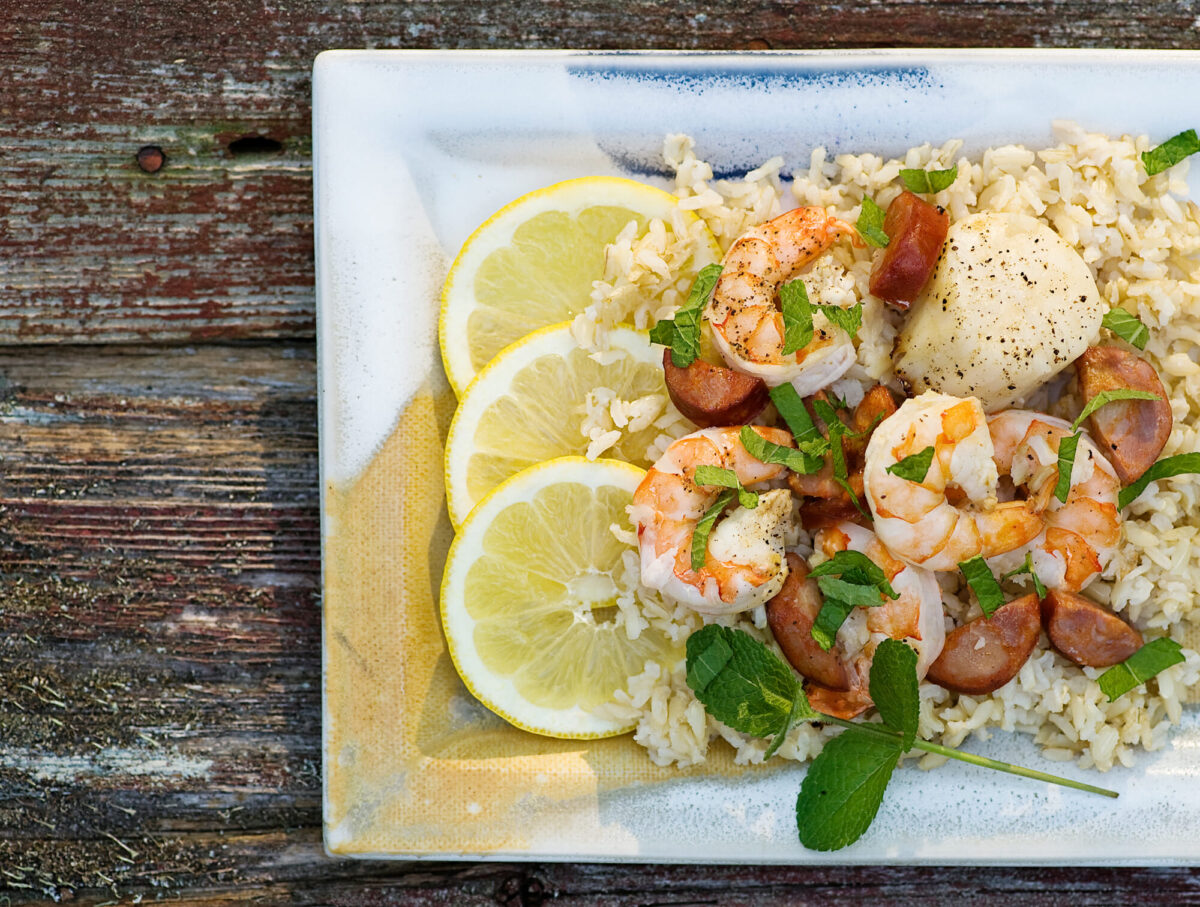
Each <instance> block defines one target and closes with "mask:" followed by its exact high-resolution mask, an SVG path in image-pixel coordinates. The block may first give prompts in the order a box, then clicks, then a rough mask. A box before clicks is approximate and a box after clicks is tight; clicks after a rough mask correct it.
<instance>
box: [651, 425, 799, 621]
mask: <svg viewBox="0 0 1200 907" xmlns="http://www.w3.org/2000/svg"><path fill="white" fill-rule="evenodd" d="M752 427H753V429H754V430H755V431H756V432H758V433H759V434H760V435H762V437H764V438H766V439H767V440H768V441H772V442H774V443H775V444H780V445H783V446H786V447H792V446H794V442H793V440H792V436H791V435H790V434H788V433H787V432H785V431H783V430H781V429H777V428H765V427H762V426H758V425H755V426H752ZM740 431H741V429H740V427H737V428H706V429H703V430H701V431H698V432H694V433H693V434H690V435H686V436H685V437H683V438H680V439H679V440H678V441H676V442H675V443H673V444H672V445H671V446H670V447H668V448H667V450H666V452H665V453H664V454H663V455H662V457H660V458H659V460H658V462H656V463H655V464H654V465H653V466H652V467H650V470H649V472H647V473H646V476H645V478H644V479H642V482H641V484H640V485H638V487H637V490H636V491H635V492H634V494H633V504H632V506H631V507H630V509H629V514H630V516H631V517H632V519H633V522H634V524H635V525H636V526H637V532H638V546H639V549H640V551H641V567H642V583H643V585H646V586H649V587H650V588H653V589H657V590H659V591H660V592H662V593H663V594H664V595H667V596H669V597H670V598H672V599H674V600H676V601H678V602H682V603H683V604H685V605H687V606H689V607H691V608H693V609H695V610H696V611H700V612H701V613H704V614H712V615H721V614H736V613H738V612H740V611H748V610H750V609H751V608H756V607H758V606H759V605H761V604H762V603H763V602H765V601H766V600H767V599H769V598H771V597H772V596H773V595H775V593H777V592H778V591H779V589H780V587H781V586H782V585H783V582H784V580H785V579H786V578H787V570H788V568H787V562H786V560H785V559H784V550H783V549H784V545H785V543H786V542H787V541H788V539H789V537H790V536H791V535H792V534H793V533H794V531H795V527H794V520H793V517H792V498H791V492H789V491H788V490H787V489H786V488H773V489H769V490H766V491H764V492H762V493H760V494H759V498H758V506H757V507H755V508H754V509H752V510H751V509H747V508H745V507H737V508H736V509H734V510H733V512H732V513H730V514H729V515H728V516H727V517H725V519H724V520H721V521H719V522H718V523H717V524H716V526H715V528H714V529H713V530H712V532H711V534H710V535H709V538H708V546H707V549H706V552H705V558H704V565H703V566H702V567H701V568H700V569H699V570H693V569H692V536H693V535H694V534H695V530H696V524H697V523H698V522H699V521H700V519H701V517H703V516H704V513H705V511H706V510H708V509H709V508H710V507H711V506H712V505H713V504H714V503H715V502H716V500H717V498H718V497H719V496H720V493H721V491H723V489H721V488H718V487H715V486H711V485H697V484H696V482H695V474H696V468H697V467H698V466H719V467H723V468H725V469H731V470H733V472H734V473H735V474H736V475H737V477H738V481H740V482H741V483H742V485H743V486H744V487H746V488H747V489H750V490H758V489H759V488H761V487H765V486H767V484H768V483H771V482H774V481H775V480H781V479H783V478H784V474H785V473H786V470H785V469H784V467H782V466H777V465H773V464H768V463H763V462H761V461H759V460H756V459H755V458H754V457H752V456H750V454H749V453H747V451H746V449H745V448H744V447H743V446H742V443H741V441H740V440H738V434H739V432H740Z"/></svg>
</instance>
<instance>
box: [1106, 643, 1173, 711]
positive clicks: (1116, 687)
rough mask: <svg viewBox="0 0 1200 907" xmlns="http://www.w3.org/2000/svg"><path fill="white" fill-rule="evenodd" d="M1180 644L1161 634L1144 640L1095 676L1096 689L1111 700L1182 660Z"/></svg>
mask: <svg viewBox="0 0 1200 907" xmlns="http://www.w3.org/2000/svg"><path fill="white" fill-rule="evenodd" d="M1182 649H1183V646H1181V645H1179V643H1177V642H1176V641H1175V640H1173V639H1171V638H1170V637H1167V636H1163V637H1161V638H1160V639H1156V640H1154V641H1153V642H1148V643H1146V644H1145V645H1144V646H1142V647H1141V648H1140V649H1138V650H1137V651H1136V652H1134V653H1133V654H1132V655H1130V656H1129V657H1128V658H1126V659H1125V660H1124V661H1123V662H1121V663H1120V664H1118V665H1113V666H1112V667H1111V668H1109V669H1108V670H1107V671H1105V672H1104V673H1103V674H1101V675H1100V676H1099V677H1097V678H1096V683H1098V684H1100V689H1101V690H1102V691H1103V692H1104V695H1105V696H1107V697H1108V701H1109V702H1112V701H1113V700H1114V699H1116V698H1117V697H1118V696H1124V695H1125V694H1126V693H1128V692H1129V691H1130V690H1132V689H1134V688H1135V687H1139V686H1141V685H1142V684H1143V683H1145V682H1146V681H1147V680H1149V679H1150V678H1151V677H1153V676H1154V675H1155V674H1158V673H1159V672H1160V671H1164V670H1166V669H1167V668H1169V667H1171V665H1177V664H1179V663H1180V662H1181V661H1183V660H1184V659H1183V652H1182V651H1181V650H1182Z"/></svg>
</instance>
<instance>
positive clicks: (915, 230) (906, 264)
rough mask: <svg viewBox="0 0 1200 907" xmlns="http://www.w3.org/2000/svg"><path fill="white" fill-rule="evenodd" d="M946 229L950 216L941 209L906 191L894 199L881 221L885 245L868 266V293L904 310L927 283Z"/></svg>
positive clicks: (940, 248) (948, 225)
mask: <svg viewBox="0 0 1200 907" xmlns="http://www.w3.org/2000/svg"><path fill="white" fill-rule="evenodd" d="M949 229H950V215H949V214H947V213H946V212H945V211H943V210H942V209H941V208H938V207H936V206H934V205H931V204H929V202H927V201H924V200H923V199H920V198H918V197H917V196H915V195H913V194H912V193H911V192H908V191H907V190H906V191H904V192H902V193H900V195H898V196H896V198H895V200H894V201H893V202H892V203H891V204H890V205H888V209H887V214H886V215H884V218H883V232H884V233H886V234H887V235H888V244H887V246H886V247H885V248H883V249H881V250H880V251H879V252H877V253H876V257H875V262H874V264H873V265H872V266H871V283H870V288H871V293H872V294H873V295H875V296H878V297H879V298H880V299H882V300H884V301H885V302H889V303H891V304H892V305H893V306H894V307H896V308H898V309H901V310H904V309H907V308H908V307H909V305H911V304H912V301H913V300H914V299H916V298H917V294H918V293H920V292H921V288H922V287H924V286H925V284H926V283H928V282H929V278H930V275H932V274H933V268H934V266H935V265H936V264H937V260H938V256H939V255H941V254H942V245H943V244H944V243H945V242H946V233H947V231H948V230H949Z"/></svg>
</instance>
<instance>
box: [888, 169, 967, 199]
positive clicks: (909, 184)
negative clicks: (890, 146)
mask: <svg viewBox="0 0 1200 907" xmlns="http://www.w3.org/2000/svg"><path fill="white" fill-rule="evenodd" d="M956 179H958V164H955V165H954V166H953V167H951V168H950V169H949V170H908V169H904V170H901V171H900V180H901V181H902V182H903V183H904V188H905V189H907V190H908V191H909V192H919V193H924V194H928V193H931V192H941V191H942V190H943V189H946V188H949V187H950V186H951V185H953V184H954V181H955V180H956Z"/></svg>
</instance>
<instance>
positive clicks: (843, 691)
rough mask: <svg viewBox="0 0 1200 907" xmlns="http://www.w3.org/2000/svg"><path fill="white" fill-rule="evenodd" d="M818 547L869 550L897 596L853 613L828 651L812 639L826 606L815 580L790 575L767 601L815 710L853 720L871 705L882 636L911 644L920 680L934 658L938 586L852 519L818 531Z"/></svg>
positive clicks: (941, 633)
mask: <svg viewBox="0 0 1200 907" xmlns="http://www.w3.org/2000/svg"><path fill="white" fill-rule="evenodd" d="M816 549H817V551H820V552H822V553H823V554H824V555H826V556H827V557H833V555H834V554H836V553H837V552H839V551H845V550H847V549H849V550H851V551H859V552H861V553H863V554H865V555H866V556H867V557H869V558H870V559H871V560H873V561H874V562H875V563H876V564H878V565H879V566H880V567H881V568H882V569H883V572H884V574H885V575H886V576H887V577H888V582H890V583H891V584H892V588H893V589H894V590H895V591H896V593H897V594H898V595H899V596H900V597H899V598H897V599H885V600H884V601H883V603H882V604H880V605H877V606H873V607H869V608H862V607H860V608H855V609H854V610H853V611H851V612H850V616H849V617H847V618H846V622H845V623H844V624H842V627H841V629H840V630H839V631H838V634H837V641H836V643H835V645H834V647H833V648H832V649H830V650H829V651H828V652H826V651H823V650H821V648H820V647H819V646H818V645H817V643H816V641H815V640H813V638H812V625H813V622H814V621H815V620H816V618H817V614H818V613H819V612H820V610H821V593H820V591H819V590H818V588H817V585H816V583H815V582H814V581H813V580H811V579H808V580H803V581H802V582H801V583H794V582H792V581H791V580H789V582H788V584H787V585H786V586H785V588H784V592H783V593H781V594H780V595H779V596H777V597H776V598H775V599H773V600H772V601H771V602H769V603H768V604H767V619H768V621H769V623H770V626H771V631H772V633H774V635H775V641H776V642H778V643H779V647H780V648H781V649H782V650H783V653H784V655H786V656H787V659H788V661H789V662H791V664H792V667H794V668H795V669H796V670H797V671H799V672H800V673H801V674H803V675H804V676H805V678H806V679H807V680H808V683H806V684H805V692H806V693H807V694H808V700H809V702H810V703H811V704H812V706H813V708H815V709H816V710H817V711H819V712H824V713H825V714H826V715H834V716H836V717H839V718H853V717H854V716H855V715H858V714H860V713H861V712H863V711H865V710H866V709H867V708H869V707H870V706H871V704H872V703H871V695H870V691H869V680H870V671H871V661H872V659H873V658H874V656H875V650H876V648H878V646H879V643H880V642H882V641H883V640H884V639H900V640H903V641H904V642H906V643H908V644H909V645H910V646H912V647H913V649H914V650H915V651H916V653H917V678H918V679H920V678H922V677H924V676H925V673H926V671H928V670H929V666H930V665H931V664H933V662H934V660H936V659H937V657H938V654H939V653H940V652H941V651H942V645H943V644H944V642H945V639H946V631H945V623H944V620H943V616H942V598H941V591H940V589H939V588H938V584H937V580H936V579H934V576H933V574H932V573H930V572H929V571H928V570H923V569H921V568H920V567H913V566H910V565H908V564H905V563H904V562H903V561H900V560H897V559H896V558H895V557H893V556H892V555H891V554H889V553H888V551H887V549H885V548H884V547H883V545H882V544H880V542H879V540H878V539H877V538H876V537H875V534H874V533H873V532H871V530H869V529H864V528H863V527H862V526H858V525H856V524H854V523H842V524H841V525H839V526H836V527H834V528H832V529H823V530H821V531H820V532H819V533H817V537H816ZM793 556H794V555H793Z"/></svg>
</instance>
